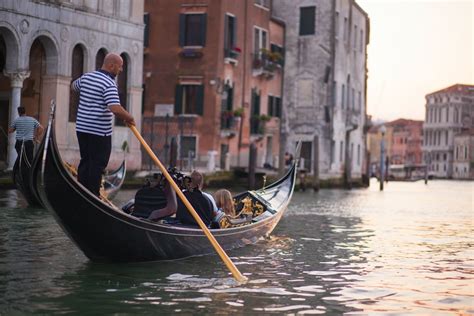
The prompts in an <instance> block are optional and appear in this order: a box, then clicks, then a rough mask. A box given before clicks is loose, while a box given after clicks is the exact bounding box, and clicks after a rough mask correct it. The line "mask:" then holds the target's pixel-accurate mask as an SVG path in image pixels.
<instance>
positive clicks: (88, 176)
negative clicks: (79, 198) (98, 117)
mask: <svg viewBox="0 0 474 316" xmlns="http://www.w3.org/2000/svg"><path fill="white" fill-rule="evenodd" d="M77 140H78V141H79V151H80V153H81V161H80V163H79V167H78V168H77V180H78V181H79V182H80V183H81V184H82V185H83V186H85V187H86V188H87V189H89V191H91V192H92V193H93V194H95V195H96V196H100V195H99V190H100V184H101V181H102V174H103V173H104V170H105V167H107V164H108V163H109V158H110V152H111V150H112V137H111V136H97V135H92V134H87V133H81V132H77Z"/></svg>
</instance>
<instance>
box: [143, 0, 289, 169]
mask: <svg viewBox="0 0 474 316" xmlns="http://www.w3.org/2000/svg"><path fill="white" fill-rule="evenodd" d="M145 11H146V14H145V21H146V25H147V26H146V30H147V32H146V35H145V46H146V47H145V50H144V83H145V93H144V118H143V122H144V126H143V132H144V136H145V138H146V139H148V141H149V143H150V144H151V145H152V148H153V149H154V150H155V152H156V153H157V154H158V156H159V157H160V158H161V159H163V160H164V161H165V163H167V164H168V163H169V162H170V161H172V160H173V159H176V163H177V165H178V167H180V168H182V169H192V168H195V167H207V168H208V170H215V169H228V168H229V167H230V166H247V165H248V164H249V146H250V144H251V143H255V144H256V146H257V149H258V150H257V152H258V155H257V166H263V165H267V166H268V165H270V166H275V165H278V159H277V157H278V154H279V144H280V138H279V137H280V129H279V126H280V116H281V115H280V114H281V104H282V103H281V98H282V91H281V82H282V73H283V69H282V65H283V42H284V30H285V28H284V24H283V23H282V22H281V21H278V20H276V19H273V18H272V15H271V2H270V1H267V0H265V1H264V0H252V1H232V0H201V1H189V0H179V1H176V0H164V1H160V2H159V3H157V2H156V1H152V0H146V1H145ZM174 144H176V146H177V150H176V151H177V157H174V158H173V156H174V155H173V154H172V153H173V151H172V150H171V151H170V148H173V147H174ZM170 152H171V153H170ZM143 161H144V166H145V167H147V166H150V168H151V167H152V166H151V162H150V161H149V160H148V158H146V157H143Z"/></svg>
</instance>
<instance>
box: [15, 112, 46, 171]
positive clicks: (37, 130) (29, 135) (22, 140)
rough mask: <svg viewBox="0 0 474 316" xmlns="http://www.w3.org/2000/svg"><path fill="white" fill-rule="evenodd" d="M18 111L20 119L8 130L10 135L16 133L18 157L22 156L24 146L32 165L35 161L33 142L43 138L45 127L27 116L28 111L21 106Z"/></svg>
mask: <svg viewBox="0 0 474 316" xmlns="http://www.w3.org/2000/svg"><path fill="white" fill-rule="evenodd" d="M17 110H18V115H19V117H17V118H16V119H15V120H14V121H13V122H12V124H11V125H10V127H9V128H8V133H13V132H16V136H15V139H16V143H15V149H16V152H17V154H18V157H20V154H21V147H22V146H24V150H25V153H26V157H27V158H28V161H29V163H30V164H31V162H32V161H33V149H34V143H33V141H34V140H36V139H38V138H39V137H40V136H41V134H42V133H43V127H42V126H41V124H40V123H39V122H38V121H37V120H36V119H34V118H32V117H31V116H27V115H26V109H25V108H24V107H23V106H19V107H18V109H17ZM18 157H17V161H18ZM15 164H16V163H15Z"/></svg>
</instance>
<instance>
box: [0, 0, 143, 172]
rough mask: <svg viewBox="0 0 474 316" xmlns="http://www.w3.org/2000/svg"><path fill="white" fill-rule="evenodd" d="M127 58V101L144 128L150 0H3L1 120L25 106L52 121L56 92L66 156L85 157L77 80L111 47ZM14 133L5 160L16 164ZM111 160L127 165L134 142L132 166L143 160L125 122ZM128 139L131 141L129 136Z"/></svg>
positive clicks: (122, 88)
mask: <svg viewBox="0 0 474 316" xmlns="http://www.w3.org/2000/svg"><path fill="white" fill-rule="evenodd" d="M108 52H115V53H118V54H120V55H121V56H122V58H123V59H124V72H123V73H122V74H121V75H120V76H119V77H118V79H117V80H118V86H119V94H120V99H121V103H122V105H123V106H124V107H126V108H127V110H128V111H129V112H130V113H131V114H132V115H133V116H134V117H135V121H136V122H137V127H138V128H140V122H141V120H140V117H141V112H140V109H141V96H142V65H143V63H142V58H143V0H138V1H135V0H134V1H132V0H120V1H112V0H55V1H52V0H50V1H46V0H44V1H40V0H36V1H32V0H22V1H17V0H4V1H1V2H0V126H1V128H2V130H3V131H6V130H7V127H8V125H9V124H10V123H11V122H12V121H13V120H14V119H15V118H16V117H17V107H18V106H20V105H23V106H25V107H26V114H27V115H29V116H32V117H35V118H36V119H38V121H40V123H41V124H43V125H45V124H46V123H47V120H48V114H49V109H50V102H51V99H55V100H56V104H57V106H56V121H55V124H56V130H57V131H58V132H57V134H56V137H57V141H58V146H59V149H60V151H61V154H62V155H63V159H64V160H65V161H68V162H69V163H73V164H77V163H78V161H79V147H78V143H77V138H76V132H75V116H76V111H77V103H78V99H77V96H75V95H74V94H71V93H70V84H71V80H73V79H76V78H78V77H79V76H80V75H81V74H82V73H85V72H89V71H93V70H96V69H98V68H100V66H101V64H102V61H103V59H104V57H105V55H106V54H107V53H108ZM14 142H15V140H14V135H10V137H9V141H8V143H7V142H6V139H5V137H4V136H1V137H0V147H1V148H0V149H1V150H0V161H4V162H6V164H7V165H8V167H9V168H12V167H13V163H14V161H15V159H16V152H15V149H14ZM112 142H113V147H112V155H111V160H110V163H109V166H110V167H111V168H113V167H115V166H117V165H119V164H120V163H121V161H122V159H124V156H125V153H124V151H123V150H122V147H123V146H124V145H125V144H127V145H128V148H129V153H128V154H127V155H126V159H127V163H128V168H129V169H138V168H140V166H141V151H140V144H139V143H138V141H137V140H136V139H134V136H133V134H132V133H131V132H130V131H129V130H128V128H127V127H125V126H123V124H122V123H121V122H116V126H115V127H114V134H113V136H112ZM125 142H126V143H125Z"/></svg>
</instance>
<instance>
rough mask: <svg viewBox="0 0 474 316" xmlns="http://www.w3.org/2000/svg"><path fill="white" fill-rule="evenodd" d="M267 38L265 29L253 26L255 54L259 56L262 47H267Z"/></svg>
mask: <svg viewBox="0 0 474 316" xmlns="http://www.w3.org/2000/svg"><path fill="white" fill-rule="evenodd" d="M267 39H268V36H267V31H265V30H264V29H261V28H258V27H255V28H254V39H253V40H254V45H253V49H254V54H255V56H258V57H260V56H261V54H262V49H263V48H265V49H266V48H267Z"/></svg>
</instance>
